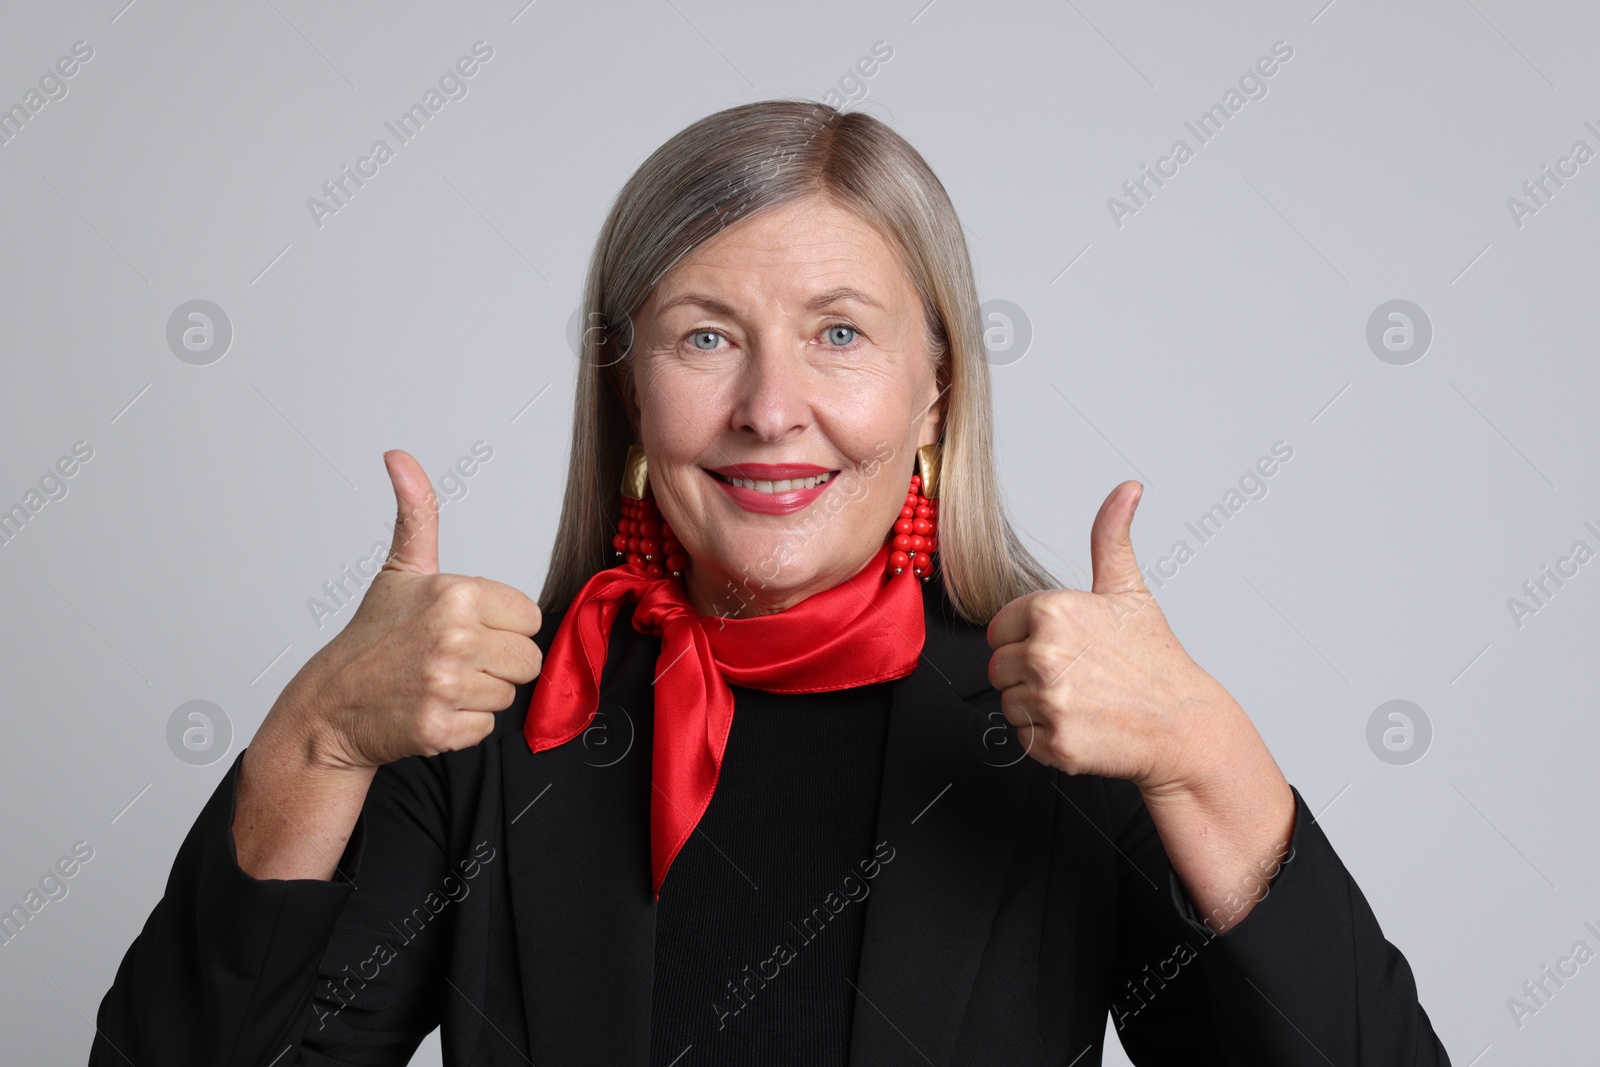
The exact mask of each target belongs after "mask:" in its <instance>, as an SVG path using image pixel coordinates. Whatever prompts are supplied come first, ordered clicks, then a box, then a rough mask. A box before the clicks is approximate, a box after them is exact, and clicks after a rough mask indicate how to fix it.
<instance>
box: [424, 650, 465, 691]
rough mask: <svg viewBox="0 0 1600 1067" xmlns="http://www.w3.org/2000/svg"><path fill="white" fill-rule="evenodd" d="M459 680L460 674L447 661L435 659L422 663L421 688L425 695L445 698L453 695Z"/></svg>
mask: <svg viewBox="0 0 1600 1067" xmlns="http://www.w3.org/2000/svg"><path fill="white" fill-rule="evenodd" d="M460 680H461V676H460V674H458V673H457V671H456V669H455V668H454V667H452V666H450V665H449V664H447V663H441V662H439V661H437V660H435V661H433V662H430V663H427V664H424V665H423V667H422V677H421V683H422V690H423V693H424V694H425V695H427V696H430V697H434V698H436V699H445V698H448V697H450V696H453V695H454V694H455V691H456V686H458V685H459V684H460Z"/></svg>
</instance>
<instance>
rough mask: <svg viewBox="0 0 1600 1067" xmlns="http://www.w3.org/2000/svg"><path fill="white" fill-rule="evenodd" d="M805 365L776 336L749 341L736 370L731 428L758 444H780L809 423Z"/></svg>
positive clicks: (808, 395)
mask: <svg viewBox="0 0 1600 1067" xmlns="http://www.w3.org/2000/svg"><path fill="white" fill-rule="evenodd" d="M806 371H807V368H806V363H805V360H804V359H803V358H802V357H801V355H800V353H799V352H798V351H796V350H795V348H794V346H793V345H792V344H787V343H785V342H783V341H781V340H779V339H778V338H777V337H776V336H771V337H762V338H759V339H754V338H753V339H752V340H751V347H750V350H749V358H747V359H746V360H745V362H744V364H743V366H742V368H741V369H740V372H739V374H740V378H739V384H738V390H737V396H738V400H737V401H736V403H735V404H734V409H733V428H734V430H736V431H738V432H739V433H752V434H754V435H755V436H756V437H758V438H760V439H761V440H762V441H771V442H776V441H781V440H783V439H784V438H785V437H787V436H789V435H791V434H795V433H800V432H803V431H804V430H805V429H806V427H807V426H808V425H810V421H811V403H812V397H811V396H810V389H809V388H808V384H807V376H806Z"/></svg>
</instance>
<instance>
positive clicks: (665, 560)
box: [611, 445, 689, 578]
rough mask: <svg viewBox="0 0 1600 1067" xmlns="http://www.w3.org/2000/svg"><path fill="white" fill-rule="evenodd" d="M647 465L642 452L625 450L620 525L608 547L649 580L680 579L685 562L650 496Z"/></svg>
mask: <svg viewBox="0 0 1600 1067" xmlns="http://www.w3.org/2000/svg"><path fill="white" fill-rule="evenodd" d="M649 475H650V470H649V465H648V464H647V463H646V462H645V456H644V448H643V447H642V446H640V445H629V446H628V462H627V463H626V464H625V465H624V466H623V468H622V521H620V522H619V523H617V533H616V534H615V536H613V537H612V538H611V547H612V548H614V549H616V553H617V555H619V556H623V557H626V562H627V564H628V565H629V566H630V567H635V568H637V569H638V570H640V571H642V572H644V573H645V574H646V575H648V576H649V577H651V578H664V577H666V576H667V575H668V574H671V575H672V576H673V577H674V578H679V577H682V576H683V569H684V567H686V566H688V563H689V561H688V558H687V557H686V556H685V555H684V553H683V545H681V544H679V543H678V539H677V538H676V537H674V536H673V534H672V527H670V526H668V525H667V520H666V519H663V518H662V517H661V512H660V510H659V509H658V508H657V507H656V502H655V500H654V499H653V498H652V497H651V495H650V483H649Z"/></svg>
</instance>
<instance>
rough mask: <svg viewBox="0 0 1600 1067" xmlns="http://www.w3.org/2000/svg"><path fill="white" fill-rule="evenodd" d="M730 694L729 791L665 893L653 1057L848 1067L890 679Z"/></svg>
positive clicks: (659, 919)
mask: <svg viewBox="0 0 1600 1067" xmlns="http://www.w3.org/2000/svg"><path fill="white" fill-rule="evenodd" d="M730 688H731V689H732V690H733V697H734V716H733V725H732V728H731V729H730V731H729V734H728V746H727V751H726V752H725V753H724V755H723V761H722V771H721V775H720V776H719V778H718V781H717V788H716V792H715V793H713V794H712V797H711V803H710V805H709V806H708V807H707V808H706V813H705V815H704V816H703V817H702V818H701V820H700V823H699V825H698V826H697V827H696V828H695V832H694V834H692V835H691V836H690V838H689V840H688V841H687V842H686V843H685V844H684V846H683V848H682V850H680V851H679V853H678V855H677V858H676V859H674V860H673V862H672V866H671V867H670V868H669V869H668V871H667V877H666V879H665V880H664V881H663V882H662V883H661V898H660V900H659V901H658V902H657V909H658V911H657V915H656V938H655V960H656V963H655V986H654V990H653V994H652V1002H651V1015H650V1025H651V1031H650V1062H651V1064H652V1067H669V1065H670V1067H696V1065H709V1064H749V1063H757V1062H759V1063H763V1064H774V1065H778V1064H805V1065H808V1067H813V1065H828V1064H837V1065H840V1067H843V1065H844V1064H845V1062H846V1053H847V1049H848V1045H849V1036H850V1023H851V1005H852V1004H853V1003H854V1001H855V990H854V988H853V986H852V983H853V982H854V981H855V978H856V964H857V961H858V958H859V955H860V949H861V932H862V929H863V923H864V920H865V916H866V907H867V903H868V900H869V898H870V896H871V890H872V885H871V876H872V875H873V874H874V873H875V871H876V867H877V865H876V864H875V861H874V855H873V852H874V846H875V845H877V844H878V843H877V842H874V841H873V840H872V836H873V828H874V823H875V821H876V816H877V809H878V789H879V785H880V782H881V780H882V774H883V750H884V741H885V739H886V736H887V730H888V725H889V683H880V684H878V685H869V686H861V687H858V688H854V689H844V690H839V691H837V692H832V693H803V694H784V695H780V694H775V693H764V692H761V691H759V690H755V689H748V688H745V687H743V686H737V685H735V686H730ZM657 799H658V800H659V799H660V798H659V796H658V797H657ZM888 847H892V846H887V845H886V846H885V848H886V849H887V848H888ZM886 854H887V853H886Z"/></svg>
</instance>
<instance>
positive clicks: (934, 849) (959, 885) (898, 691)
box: [850, 581, 1038, 1067]
mask: <svg viewBox="0 0 1600 1067" xmlns="http://www.w3.org/2000/svg"><path fill="white" fill-rule="evenodd" d="M924 592H925V594H927V597H926V611H927V638H926V641H925V642H924V644H923V653H922V658H921V660H920V661H919V663H918V665H917V669H916V670H915V671H914V672H913V673H911V674H910V675H908V676H907V677H905V678H903V679H901V680H900V681H899V682H897V683H896V684H895V689H894V694H893V698H892V703H891V705H890V712H889V739H888V745H887V747H886V749H885V752H884V767H883V787H882V791H881V792H880V794H879V801H878V824H877V836H876V838H875V839H874V844H879V843H883V842H887V844H888V846H889V848H892V849H893V850H894V851H893V852H892V853H890V852H889V851H888V849H884V853H885V854H886V855H890V856H892V859H890V860H889V862H887V863H885V864H884V865H883V867H882V869H881V870H880V872H879V874H878V877H877V878H876V879H875V880H874V881H873V883H872V893H871V896H870V897H869V898H868V901H867V915H866V927H865V931H864V933H863V937H862V945H861V962H860V966H859V968H858V972H857V979H856V1004H855V1011H854V1022H853V1024H852V1028H851V1034H850V1063H851V1065H852V1067H864V1065H867V1064H873V1065H877V1064H892V1063H916V1064H922V1063H933V1064H935V1065H938V1067H943V1065H944V1064H946V1063H948V1062H949V1059H950V1055H951V1051H952V1049H953V1048H954V1046H955V1040H956V1033H957V1031H958V1030H959V1028H960V1025H961V1020H962V1016H963V1015H964V1014H965V1010H966V1004H967V1000H968V997H969V996H970V994H971V992H972V986H973V982H974V980H975V979H976V977H977V974H978V965H979V962H980V961H981V960H982V958H983V951H984V947H985V945H986V944H987V942H988V938H989V929H990V927H991V926H992V925H993V921H994V917H995V912H996V908H997V906H998V904H999V900H1000V892H1001V889H1002V887H1003V884H1004V881H1005V876H1006V868H1007V864H1008V861H1009V858H1010V856H1011V851H1012V848H1013V845H1014V844H1015V840H1016V836H1017V829H1018V827H1019V825H1020V824H1021V821H1022V806H1023V801H1024V796H1025V794H1026V792H1027V786H1028V783H1029V782H1030V781H1031V780H1032V778H1033V771H1034V769H1035V768H1036V767H1037V766H1038V764H1037V763H1035V762H1034V761H1033V760H1031V759H1028V758H1026V757H1023V758H1021V759H1020V760H1018V759H1017V758H1016V757H1015V755H1014V754H1016V753H1019V752H1020V748H1019V746H1018V742H1017V739H1016V731H1015V728H1014V727H1012V726H1011V725H1010V724H1009V723H1007V722H1006V720H1005V718H1004V717H1003V716H1002V715H1001V714H1000V710H999V708H1000V705H999V698H998V695H997V694H996V693H995V692H994V690H993V689H992V688H990V686H989V679H988V673H989V653H990V649H989V645H988V641H987V640H986V638H985V631H984V629H983V628H982V627H978V626H973V625H972V624H970V623H966V622H964V621H962V620H961V619H960V618H959V617H958V616H957V615H956V614H955V610H954V609H953V608H952V607H950V604H949V601H948V600H947V599H946V598H945V597H944V596H943V595H942V588H941V587H940V586H939V584H938V582H937V581H930V582H929V583H928V585H927V586H925V587H924ZM985 697H987V699H985Z"/></svg>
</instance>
